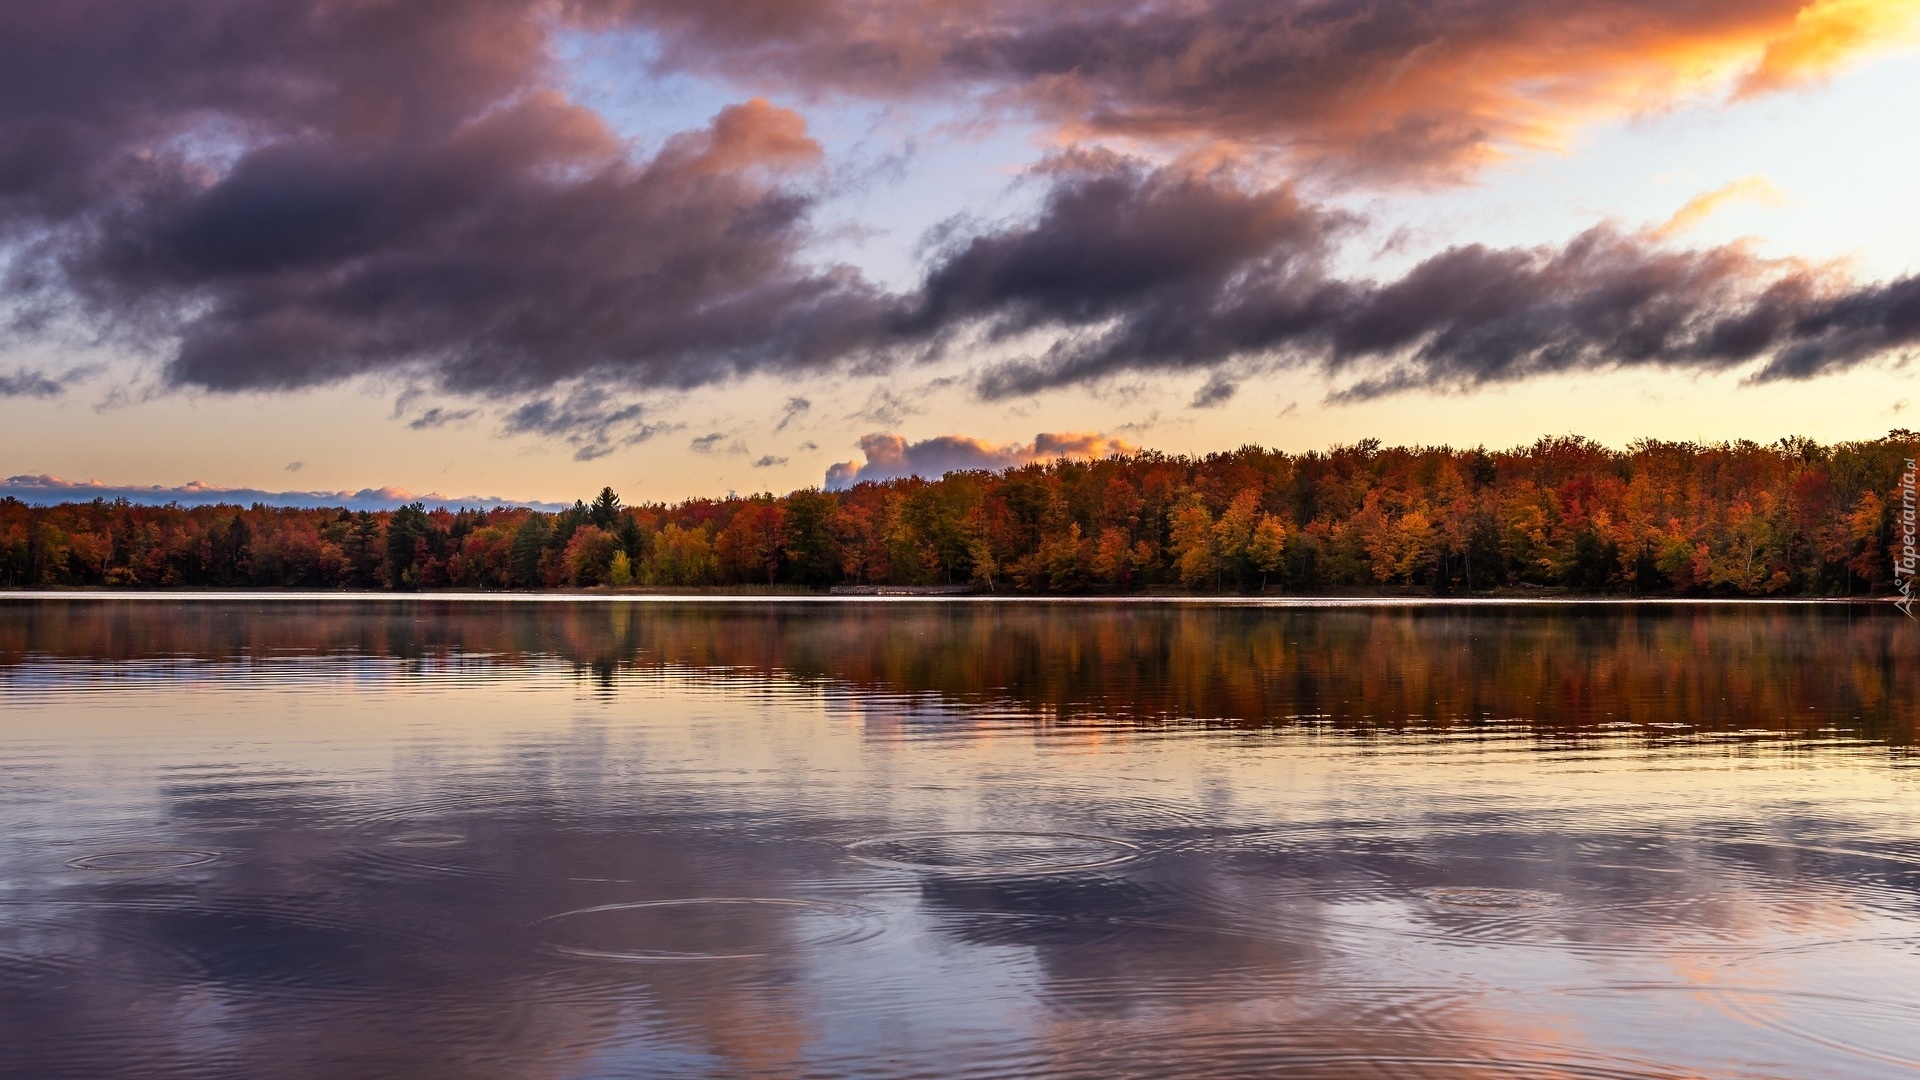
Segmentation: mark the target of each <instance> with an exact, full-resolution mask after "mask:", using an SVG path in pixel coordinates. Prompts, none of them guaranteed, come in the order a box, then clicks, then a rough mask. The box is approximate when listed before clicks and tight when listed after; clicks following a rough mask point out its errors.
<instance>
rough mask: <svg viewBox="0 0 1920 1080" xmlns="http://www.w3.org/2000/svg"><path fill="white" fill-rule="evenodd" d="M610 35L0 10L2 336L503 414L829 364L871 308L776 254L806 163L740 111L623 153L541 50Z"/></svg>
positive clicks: (323, 19) (318, 10) (157, 8)
mask: <svg viewBox="0 0 1920 1080" xmlns="http://www.w3.org/2000/svg"><path fill="white" fill-rule="evenodd" d="M624 21H625V16H623V15H622V14H621V13H620V12H619V11H618V10H616V5H614V4H612V3H609V2H601V0H587V2H584V3H580V4H569V5H553V4H550V3H546V2H544V0H498V2H494V3H485V4H429V5H420V4H413V3H403V2H401V0H369V2H367V3H356V4H348V5H340V4H334V3H330V2H325V0H288V2H286V3H274V4H260V3H252V2H244V0H204V2H203V0H154V2H153V3H148V4H143V5H140V6H138V7H127V6H125V5H118V4H109V3H101V2H90V0H79V3H78V4H77V5H68V6H61V7H59V8H57V9H56V8H50V7H44V6H42V7H37V8H36V7H33V6H31V5H29V6H27V7H21V6H19V5H9V6H8V7H7V8H6V10H5V11H4V12H0V98H3V99H4V100H8V101H10V102H15V103H17V104H18V107H14V108H9V109H7V110H5V111H4V112H0V241H3V242H5V243H6V244H7V246H8V248H9V253H10V259H9V262H8V265H7V268H6V274H7V276H6V279H5V281H4V283H3V284H4V286H5V287H6V288H7V289H8V291H9V293H10V294H11V297H10V298H11V299H12V300H14V301H15V302H16V303H17V304H18V305H20V306H21V307H22V308H23V309H29V310H31V311H34V312H38V313H39V314H38V315H36V316H33V318H30V319H29V320H28V321H29V322H31V321H33V319H35V318H37V319H39V320H40V321H42V322H48V321H52V322H62V323H63V324H64V322H65V321H66V320H74V321H77V322H78V323H79V324H81V326H82V328H83V329H84V330H86V331H88V332H92V333H98V334H102V335H105V336H106V337H108V338H109V339H110V340H112V341H116V342H119V343H120V344H122V345H126V344H129V343H130V344H132V345H135V346H138V347H140V348H142V349H145V350H149V351H151V352H153V353H156V354H158V355H159V356H161V357H163V358H164V376H165V380H166V382H167V384H169V385H171V386H175V387H195V388H205V389H212V390H223V391H233V390H282V389H290V388H298V387H304V386H312V385H319V384H325V383H331V382H336V381H339V380H342V379H346V378H351V377H353V376H356V375H361V374H367V373H397V374H403V375H405V376H406V377H408V378H416V379H418V380H419V381H420V382H421V383H422V384H425V385H432V386H436V387H438V388H439V389H441V390H443V391H453V392H461V393H467V394H478V395H485V396H497V397H509V398H515V399H517V398H519V397H524V396H525V395H528V394H539V393H545V392H548V391H549V390H551V389H552V388H553V387H555V386H556V385H558V384H563V383H568V382H578V381H592V382H598V383H601V384H604V385H625V386H636V387H689V386H697V385H703V384H708V383H712V382H716V381H721V380H724V379H727V378H730V377H733V376H735V375H738V374H741V373H744V372H750V371H797V370H810V369H815V368H818V367H821V366H823V365H827V364H831V363H834V362H837V361H839V360H841V359H843V358H845V357H846V356H847V355H849V354H850V353H853V352H857V351H858V348H859V346H860V344H861V342H862V340H863V335H865V334H867V333H869V332H870V330H871V328H872V327H873V326H874V325H875V321H876V317H877V316H878V314H879V313H880V311H879V309H880V308H882V307H883V306H884V305H885V304H886V302H887V300H886V298H885V297H884V296H883V295H882V294H880V293H879V292H877V291H876V290H875V289H874V288H873V287H871V286H870V285H869V284H867V283H866V282H865V281H864V280H862V279H861V277H860V276H859V275H858V273H856V272H855V271H853V270H850V269H848V268H846V267H843V266H817V265H815V264H814V262H813V260H812V259H810V258H809V257H807V256H806V254H805V251H804V249H805V247H806V245H807V243H808V240H809V238H810V230H809V226H808V216H809V214H810V212H811V210H812V207H813V202H814V194H813V190H814V189H815V188H817V187H818V186H819V185H820V183H822V182H823V179H824V178H823V177H820V176H816V175H814V173H815V172H816V171H817V170H816V166H817V165H818V163H819V162H820V159H821V153H820V148H819V146H818V145H817V144H816V143H815V142H814V141H813V140H812V139H811V137H810V136H809V135H808V134H807V130H806V124H805V121H804V120H803V119H802V118H801V117H800V116H799V115H798V114H797V113H794V112H792V111H790V110H788V109H785V108H782V107H780V106H777V105H775V104H772V103H770V102H768V101H766V100H763V99H759V98H755V99H752V100H748V101H745V102H742V103H739V104H735V105H730V106H727V107H726V108H724V109H721V110H720V111H719V112H718V113H717V114H716V115H715V116H714V117H713V118H712V121H711V123H710V124H708V125H707V126H706V127H704V128H700V129H697V130H691V131H685V132H681V133H679V134H677V135H673V136H671V137H669V138H667V139H665V140H664V142H662V143H660V144H658V145H657V146H654V147H652V148H651V149H637V148H635V147H634V146H633V145H631V144H630V142H629V141H628V140H627V139H625V138H624V137H622V136H621V135H619V134H618V133H616V132H614V131H612V130H611V129H610V128H609V127H608V126H607V125H606V123H605V122H604V121H603V120H602V118H601V117H600V116H599V115H598V114H596V113H595V112H593V111H592V110H591V109H588V108H586V107H584V106H582V105H580V104H578V103H576V102H573V101H570V100H568V99H567V98H566V97H565V96H564V94H563V93H562V92H561V91H560V90H559V89H557V84H558V80H559V79H560V78H561V77H562V75H563V74H564V72H563V70H562V68H561V67H560V64H559V61H558V59H557V57H556V54H555V45H554V41H555V39H556V35H557V34H560V33H562V32H570V31H576V30H587V31H594V30H600V29H612V28H616V27H617V26H619V25H621V24H623V22H624ZM161 39H164V41H162V40H161ZM29 103H30V104H29ZM33 385H36V386H38V385H39V384H37V383H36V384H33Z"/></svg>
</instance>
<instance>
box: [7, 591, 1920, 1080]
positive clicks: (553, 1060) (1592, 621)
mask: <svg viewBox="0 0 1920 1080" xmlns="http://www.w3.org/2000/svg"><path fill="white" fill-rule="evenodd" d="M1916 658H1920V624H1916V623H1914V622H1911V621H1909V620H1907V619H1906V618H1904V617H1902V616H1900V615H1899V614H1898V613H1897V612H1895V611H1893V610H1892V609H1891V608H1888V607H1885V606H1877V607H1871V608H1869V607H1866V606H1858V605H1838V606H1826V605H1787V604H1781V605H1697V606H1690V605H1644V606H1639V605H1544V604H1543V605H1510V606H1500V605H1480V606H1424V607H1421V606H1394V605H1350V606H1332V607H1326V606H1322V607H1308V606H1252V605H1238V606H1236V605H1206V604H1197V603H1194V604H1188V603H1181V604H1133V605H1127V604H1098V603H1095V604H1073V603H979V602H893V603H888V602H873V603H773V602H766V603H760V602H755V603H738V602H735V603H660V602H651V603H632V604H628V603H572V602H475V603H459V602H449V601H445V600H417V601H391V600H346V599H340V600H320V601H305V600H291V599H285V598H262V599H249V598H225V599H218V600H211V599H196V600H182V599H154V600H115V599H69V600H30V599H19V598H15V599H0V823H4V829H3V830H0V1075H5V1076H8V1077H15V1076H18V1077H32V1078H36V1080H38V1078H56V1077H86V1078H90V1080H91V1078H113V1077H142V1078H150V1077H194V1078H205V1077H236V1078H238V1077H246V1078H250V1080H258V1078H264V1077H316V1078H319V1077H325V1078H330V1080H331V1078H338V1077H386V1076H392V1077H409V1078H435V1077H462V1078H466V1077H513V1078H528V1077H533V1078H544V1077H555V1078H586V1077H769V1078H772V1077H780V1078H786V1077H875V1078H878V1077H929V1078H931V1077H1088V1078H1092V1077H1182V1078H1204V1077H1216V1076H1217V1077H1247V1076H1261V1075H1275V1076H1287V1077H1330V1078H1359V1077H1395V1078H1400V1077H1436V1078H1446V1080H1463V1078H1478V1077H1508V1078H1512V1077H1524V1078H1573V1077H1608V1078H1626V1077H1675V1078H1679V1077H1716V1078H1718V1077H1787V1078H1796V1080H1801V1078H1813V1077H1874V1078H1879V1077H1887V1076H1891V1075H1909V1074H1920V816H1917V815H1916V813H1915V811H1916V808H1920V767H1917V766H1920V758H1916V756H1915V755H1914V752H1913V750H1912V746H1913V743H1914V735H1915V731H1914V726H1915V719H1916V716H1920V663H1916Z"/></svg>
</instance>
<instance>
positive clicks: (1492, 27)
mask: <svg viewBox="0 0 1920 1080" xmlns="http://www.w3.org/2000/svg"><path fill="white" fill-rule="evenodd" d="M1917 53H1920V0H1814V2H1812V3H1806V2H1803V0H1681V2H1675V0H1556V2H1552V3H1549V2H1547V0H1301V2H1288V0H1125V2H1121V0H1056V2H1049V3H1038V2H1034V0H1024V2H1020V0H888V2H884V3H883V2H880V0H564V2H561V0H471V2H460V3H454V2H444V3H443V2H438V0H433V2H424V3H423V2H420V0H274V2H271V3H270V2H267V0H146V2H143V3H140V4H125V3H116V2H108V0H69V2H63V3H61V4H42V5H10V6H8V7H7V8H5V9H3V10H0V100H5V101H7V102H8V103H9V106H8V108H7V109H6V110H5V111H4V112H0V494H6V493H13V494H16V495H18V496H19V497H22V498H29V499H32V500H35V501H47V500H50V499H55V498H60V497H65V496H66V494H67V493H72V494H73V495H74V497H85V498H91V497H93V496H94V495H95V494H102V493H104V494H106V495H107V496H108V497H112V496H114V495H117V494H121V493H131V494H130V495H129V497H136V498H138V497H145V498H153V499H164V498H172V497H178V498H182V499H183V500H186V501H195V500H204V499H209V498H218V497H223V493H225V492H228V491H237V492H241V493H243V495H236V496H234V497H235V498H243V499H244V501H252V500H253V499H254V498H267V499H275V498H277V499H279V500H281V501H290V502H304V501H314V502H321V503H325V504H328V505H332V504H337V503H343V502H348V503H352V504H353V505H382V504H388V503H392V502H395V501H398V500H401V499H406V498H411V497H414V496H423V497H428V498H430V499H432V500H436V501H451V502H463V501H464V502H467V503H468V504H471V505H480V504H481V503H482V502H483V501H485V500H507V501H511V502H517V503H567V502H571V501H572V500H573V499H575V498H581V497H587V496H590V495H591V494H592V493H593V492H595V491H597V490H598V489H599V488H600V486H602V485H603V484H604V485H611V486H613V487H614V488H615V489H616V490H617V491H618V492H620V493H621V494H622V495H623V496H624V497H625V498H626V499H627V501H629V502H640V501H651V500H669V501H671V500H678V499H683V498H689V497H697V496H720V495H726V494H728V493H730V492H733V493H740V494H747V493H751V492H759V491H772V492H786V491H790V490H793V489H795V488H801V487H808V486H820V485H826V486H844V485H846V484H850V483H855V482H858V481H860V480H863V479H877V478H886V477H890V476H898V475H903V474H906V473H910V472H918V473H921V474H924V475H932V474H937V473H938V472H939V471H942V470H945V469H949V468H965V467H1001V466H1005V465H1011V464H1017V463H1020V462H1023V461H1030V460H1045V459H1048V458H1052V457H1058V456H1065V455H1083V456H1084V455H1101V454H1106V453H1113V452H1121V451H1126V450H1131V449H1135V448H1152V449H1158V450H1163V451H1167V452H1170V453H1205V452H1208V451H1211V450H1217V449H1229V448H1232V447H1235V446H1239V445H1242V444H1246V443H1258V444H1261V445H1266V446H1271V447H1277V448H1280V449H1285V450H1290V451H1304V450H1308V449H1317V448H1322V449H1323V448H1325V447H1328V446H1330V445H1334V444H1338V443H1351V442H1354V441H1356V440H1359V439H1362V438H1369V437H1371V438H1379V439H1381V440H1383V441H1384V442H1387V443H1403V444H1435V443H1447V444H1452V445H1456V446H1471V445H1487V446H1490V447H1500V446H1510V445H1516V444H1523V443H1528V442H1531V441H1532V440H1534V439H1536V438H1538V437H1540V436H1543V435H1565V434H1580V435H1585V436H1588V437H1591V438H1594V439H1597V440H1599V441H1601V442H1605V443H1608V444H1611V445H1616V446H1621V445H1625V444H1626V443H1627V442H1629V441H1631V440H1633V439H1637V438H1642V437H1649V438H1660V439H1685V440H1699V441H1718V440H1726V439H1738V438H1751V439H1756V440H1760V441H1771V440H1773V439H1776V438H1780V437H1783V436H1788V435H1807V436H1812V437H1814V438H1816V439H1820V440H1823V441H1833V440H1840V439H1857V438H1872V437H1876V436H1879V435H1883V434H1885V433H1886V431H1887V430H1889V429H1891V428H1895V427H1903V426H1908V425H1911V424H1912V418H1911V416H1910V415H1909V414H1908V410H1909V409H1910V408H1912V407H1913V405H1914V404H1916V403H1920V392H1916V388H1915V387H1914V385H1913V379H1912V373H1911V369H1910V367H1909V364H1908V361H1909V358H1910V355H1911V353H1912V352H1913V350H1914V348H1915V347H1916V345H1917V344H1920V279H1916V278H1915V277H1914V274H1915V272H1916V266H1915V257H1914V254H1913V253H1914V252H1916V251H1920V214H1915V213H1914V212H1913V210H1912V207H1911V206H1910V200H1911V199H1912V198H1913V195H1912V193H1913V192H1914V191H1915V190H1916V184H1915V181H1916V179H1917V178H1920V148H1917V147H1916V145H1915V142H1914V140H1913V138H1912V136H1911V133H1912V132H1914V131H1916V130H1920V55H1917ZM9 478H10V479H9Z"/></svg>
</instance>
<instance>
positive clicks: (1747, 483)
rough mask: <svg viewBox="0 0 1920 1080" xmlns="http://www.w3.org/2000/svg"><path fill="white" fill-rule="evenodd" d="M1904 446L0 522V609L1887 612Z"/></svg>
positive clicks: (1087, 470) (121, 507)
mask: <svg viewBox="0 0 1920 1080" xmlns="http://www.w3.org/2000/svg"><path fill="white" fill-rule="evenodd" d="M1916 453H1920V435H1916V434H1915V433H1913V432H1911V431H1906V430H1897V431H1894V432H1891V433H1889V435H1888V436H1887V437H1886V438H1884V439H1876V440H1869V441H1862V442H1846V443H1838V444H1834V445H1821V444H1819V443H1815V442H1813V441H1812V440H1810V439H1803V438H1788V439H1781V440H1779V441H1777V442H1774V443H1769V444H1760V443H1755V442H1748V441H1740V442H1733V443H1719V444H1711V445H1701V444H1695V443H1683V442H1659V441H1654V440H1641V441H1638V442H1635V443H1633V444H1631V445H1630V446H1628V447H1627V448H1626V449H1624V450H1615V449H1611V448H1608V447H1606V446H1602V445H1600V444H1598V443H1595V442H1593V441H1591V440H1588V439H1584V438H1580V437H1577V436H1565V437H1558V438H1545V439H1541V440H1539V441H1538V442H1535V443H1534V444H1532V445H1531V446H1526V447H1518V448H1514V449H1510V450H1500V451H1489V450H1486V449H1484V448H1475V449H1469V450H1460V449H1454V448H1451V447H1445V446H1439V447H1383V446H1381V445H1380V443H1379V442H1378V440H1373V439H1368V440H1363V441H1361V442H1359V443H1356V444H1354V445H1351V446H1337V447H1334V448H1333V449H1331V450H1328V451H1325V452H1320V451H1309V452H1307V453H1304V454H1288V453H1283V452H1280V451H1275V450H1267V449H1263V448H1261V447H1257V446H1245V447H1241V448H1240V449H1238V450H1232V451H1226V452H1221V453H1214V454H1208V455H1206V456H1204V457H1184V456H1170V455H1166V454H1161V453H1157V452H1145V453H1137V454H1129V455H1122V456H1115V457H1109V458H1105V459H1102V460H1097V461H1084V460H1062V461H1054V462H1050V463H1046V464H1033V465H1026V466H1022V467H1018V468H1012V469H1007V470H1004V471H1001V472H955V473H948V474H947V475H945V476H943V477H941V478H939V479H937V480H926V479H920V478H917V477H916V478H908V479H901V480H891V481H887V482H883V483H862V484H859V485H856V486H854V487H852V488H849V489H847V490H844V491H831V492H830V491H821V490H817V489H806V490H801V491H795V492H792V493H790V494H787V495H784V496H776V495H773V494H763V495H754V496H747V497H730V498H726V499H690V500H687V501H685V502H681V503H678V504H675V505H665V504H660V503H651V504H645V505H636V506H628V505H624V504H623V503H622V501H621V499H620V497H619V496H618V495H617V494H616V493H615V492H614V491H613V490H612V489H611V488H603V489H602V490H601V492H600V493H599V495H598V496H596V497H595V498H594V499H592V500H591V501H582V502H577V503H575V504H574V505H573V506H572V507H570V508H568V509H565V510H562V511H560V512H558V513H543V512H540V511H535V510H529V509H514V508H493V509H487V510H461V511H447V510H433V511H429V510H427V509H425V508H424V507H422V506H420V505H417V504H416V505H411V506H404V507H401V508H399V509H397V510H392V511H381V512H368V511H358V512H355V511H349V510H346V509H337V508H336V509H326V508H312V509H308V508H291V509H290V508H277V507H269V506H264V505H259V504H255V505H253V506H251V507H239V506H202V507H191V508H188V507H181V506H177V505H168V506H143V505H137V504H133V503H129V502H126V501H113V502H108V501H105V500H95V501H93V502H89V503H68V504H64V505H59V506H44V507H41V506H30V505H27V504H25V503H22V502H20V501H18V500H15V499H5V500H0V583H3V584H5V585H9V586H15V587H45V586H116V587H135V588H149V587H151V588H163V587H173V586H189V587H255V588H258V587H298V588H339V589H390V590H415V589H556V588H603V587H604V588H625V587H640V586H651V587H664V588H686V589H695V588H704V587H714V586H734V587H740V586H769V585H781V586H793V587H806V588H824V587H827V586H833V585H973V586H976V587H978V588H979V589H981V590H983V591H985V590H991V591H996V592H1017V593H1061V594H1076V593H1128V592H1141V591H1154V592H1168V591H1176V592H1194V593H1246V592H1285V593H1295V594H1314V593H1328V592H1351V591H1370V590H1385V591H1407V590H1412V591H1421V592H1427V591H1430V592H1432V593H1435V594H1463V593H1475V592H1485V591H1488V590H1492V589H1504V588H1527V587H1542V588H1545V587H1558V588H1566V589H1569V590H1572V591H1576V592H1582V593H1617V594H1627V595H1679V596H1844V595H1861V594H1869V593H1877V592H1886V591H1888V590H1890V589H1891V588H1892V587H1893V586H1894V577H1893V565H1894V564H1893V557H1894V554H1895V548H1896V546H1897V544H1898V543H1899V536H1900V530H1899V527H1898V526H1899V522H1898V520H1897V518H1898V515H1899V513H1900V510H1901V483H1902V480H1901V475H1902V473H1903V472H1904V471H1906V469H1907V465H1906V462H1907V460H1908V459H1909V458H1911V457H1913V456H1914V455H1915V454H1916Z"/></svg>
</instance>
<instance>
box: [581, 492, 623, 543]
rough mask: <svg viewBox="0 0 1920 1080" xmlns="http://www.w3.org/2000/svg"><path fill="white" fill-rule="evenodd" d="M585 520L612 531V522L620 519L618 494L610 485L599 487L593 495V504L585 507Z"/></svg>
mask: <svg viewBox="0 0 1920 1080" xmlns="http://www.w3.org/2000/svg"><path fill="white" fill-rule="evenodd" d="M587 520H588V521H591V522H592V523H593V524H595V525H598V526H599V527H601V528H603V529H605V530H607V531H608V532H612V531H613V527H614V524H615V523H616V522H618V521H619V520H620V496H618V495H615V494H614V493H613V489H612V488H610V487H603V488H601V489H600V494H598V495H595V496H594V497H593V505H592V506H590V507H588V508H587Z"/></svg>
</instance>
